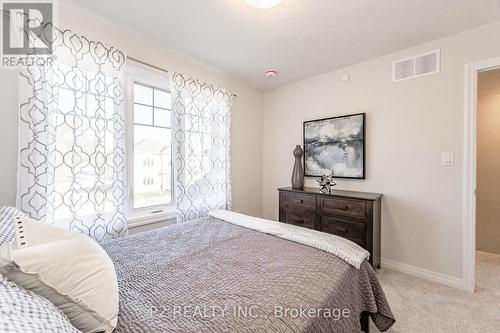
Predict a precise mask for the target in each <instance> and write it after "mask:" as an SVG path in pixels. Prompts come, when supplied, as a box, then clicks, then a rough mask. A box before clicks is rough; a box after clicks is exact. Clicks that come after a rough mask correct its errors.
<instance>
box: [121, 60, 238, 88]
mask: <svg viewBox="0 0 500 333" xmlns="http://www.w3.org/2000/svg"><path fill="white" fill-rule="evenodd" d="M127 59H128V60H132V61H135V62H137V63H139V64H142V65H144V66H148V67H151V68H154V69H157V70H159V71H162V72H165V73H168V70H166V69H165V68H161V67H158V66H155V65H152V64H150V63H147V62H144V61H142V60H139V59H136V58H134V57H129V56H127ZM232 95H233V97H238V95H236V94H232Z"/></svg>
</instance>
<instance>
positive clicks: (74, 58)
mask: <svg viewBox="0 0 500 333" xmlns="http://www.w3.org/2000/svg"><path fill="white" fill-rule="evenodd" d="M53 33H54V39H53V40H54V45H53V49H54V54H55V56H56V60H55V61H54V62H52V63H49V64H46V65H44V66H36V65H34V66H29V67H27V68H26V69H25V70H23V71H22V73H21V90H20V91H21V94H20V121H19V164H18V192H17V206H18V208H20V209H21V210H23V211H24V212H25V213H27V214H28V215H29V216H31V217H32V218H34V219H37V220H40V221H44V222H46V223H51V224H57V225H60V226H63V227H65V228H67V229H69V230H78V231H80V232H82V233H85V234H87V235H89V236H91V237H93V238H94V239H96V240H97V241H104V240H106V239H110V238H115V237H119V236H121V235H125V234H126V233H127V220H126V212H127V207H126V202H127V183H126V164H125V163H126V162H125V161H126V158H125V116H124V88H123V87H124V85H123V79H122V77H123V68H124V64H125V59H126V56H125V54H124V53H123V52H122V51H120V50H117V49H115V48H112V47H106V46H105V45H103V44H102V43H100V42H94V41H90V40H88V39H86V38H85V37H83V36H78V35H76V34H73V33H72V32H71V31H68V30H65V31H61V30H58V29H57V28H56V27H53Z"/></svg>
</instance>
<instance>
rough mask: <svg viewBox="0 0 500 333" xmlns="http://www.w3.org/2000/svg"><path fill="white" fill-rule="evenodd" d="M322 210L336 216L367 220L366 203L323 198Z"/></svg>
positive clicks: (321, 200) (321, 202) (321, 201)
mask: <svg viewBox="0 0 500 333" xmlns="http://www.w3.org/2000/svg"><path fill="white" fill-rule="evenodd" d="M320 209H321V210H322V211H324V212H327V213H333V214H336V215H341V216H347V217H356V218H360V219H366V201H360V200H352V199H345V198H329V197H322V198H321V199H320Z"/></svg>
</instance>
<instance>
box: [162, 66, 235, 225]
mask: <svg viewBox="0 0 500 333" xmlns="http://www.w3.org/2000/svg"><path fill="white" fill-rule="evenodd" d="M171 82H172V112H173V117H174V138H175V140H174V141H175V146H174V151H175V154H174V156H175V159H176V160H175V171H176V175H175V179H176V188H175V191H176V201H177V202H176V203H177V211H178V218H177V220H178V221H179V222H183V221H186V220H191V219H194V218H199V217H204V216H207V214H208V212H209V211H210V210H212V209H231V158H230V148H231V147H230V144H231V136H230V129H231V105H232V101H233V97H232V94H231V93H230V92H229V91H227V90H225V89H221V88H219V87H216V86H213V85H210V84H207V83H203V82H200V81H198V80H195V79H192V78H186V77H184V76H183V75H182V74H180V73H175V74H174V75H173V77H172V80H171Z"/></svg>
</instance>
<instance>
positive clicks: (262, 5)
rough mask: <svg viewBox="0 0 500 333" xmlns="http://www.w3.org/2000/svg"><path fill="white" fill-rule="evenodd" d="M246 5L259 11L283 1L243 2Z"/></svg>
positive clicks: (251, 0) (260, 0)
mask: <svg viewBox="0 0 500 333" xmlns="http://www.w3.org/2000/svg"><path fill="white" fill-rule="evenodd" d="M245 1H246V2H247V4H249V5H250V6H252V7H255V8H259V9H268V8H271V7H274V6H276V5H278V4H279V3H280V2H282V1H283V0H245Z"/></svg>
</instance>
